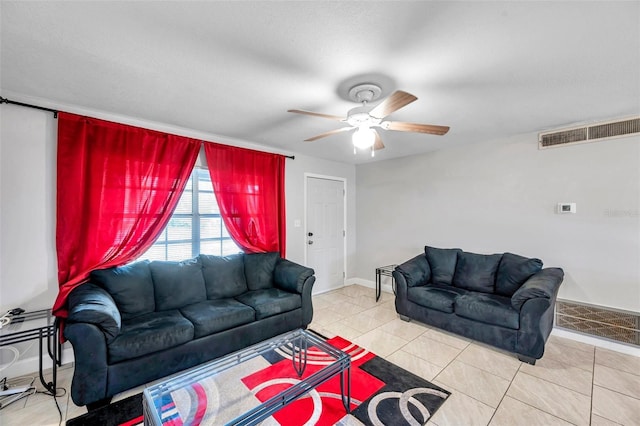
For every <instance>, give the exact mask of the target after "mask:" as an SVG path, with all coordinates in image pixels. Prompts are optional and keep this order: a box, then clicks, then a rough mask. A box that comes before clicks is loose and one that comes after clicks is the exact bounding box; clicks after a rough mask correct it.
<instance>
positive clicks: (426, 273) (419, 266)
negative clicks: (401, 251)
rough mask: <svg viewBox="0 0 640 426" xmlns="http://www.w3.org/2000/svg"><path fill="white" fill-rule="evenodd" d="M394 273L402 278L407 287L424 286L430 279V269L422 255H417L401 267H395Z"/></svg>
mask: <svg viewBox="0 0 640 426" xmlns="http://www.w3.org/2000/svg"><path fill="white" fill-rule="evenodd" d="M396 271H398V272H400V273H401V274H402V275H403V276H404V279H405V280H406V281H407V286H408V287H416V286H419V285H425V284H426V283H428V282H429V280H430V279H431V268H430V267H429V262H428V261H427V256H426V255H424V254H419V255H418V256H416V257H414V258H413V259H409V260H407V261H406V262H404V263H403V264H402V265H398V266H396Z"/></svg>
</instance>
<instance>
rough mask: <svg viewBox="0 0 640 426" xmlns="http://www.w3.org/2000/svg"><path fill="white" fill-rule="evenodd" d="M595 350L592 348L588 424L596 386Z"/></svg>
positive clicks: (590, 419)
mask: <svg viewBox="0 0 640 426" xmlns="http://www.w3.org/2000/svg"><path fill="white" fill-rule="evenodd" d="M595 382H596V348H595V346H594V347H593V370H592V372H591V397H590V398H589V424H591V423H593V391H594V388H595V386H596V383H595Z"/></svg>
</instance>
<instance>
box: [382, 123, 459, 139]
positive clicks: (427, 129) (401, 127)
mask: <svg viewBox="0 0 640 426" xmlns="http://www.w3.org/2000/svg"><path fill="white" fill-rule="evenodd" d="M387 124H388V125H386V126H385V128H386V129H387V130H396V131H400V132H416V133H429V134H431V135H439V136H442V135H444V134H445V133H447V132H448V131H449V127H448V126H435V125H433V124H416V123H405V122H402V121H388V122H387Z"/></svg>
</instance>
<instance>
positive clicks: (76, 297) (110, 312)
mask: <svg viewBox="0 0 640 426" xmlns="http://www.w3.org/2000/svg"><path fill="white" fill-rule="evenodd" d="M67 323H68V324H81V323H87V324H93V325H95V326H97V327H98V328H99V329H100V330H101V331H102V332H103V333H104V335H105V337H106V341H107V343H111V341H112V340H113V339H115V338H116V336H117V335H118V334H120V326H121V324H122V318H121V316H120V311H119V310H118V307H117V306H116V303H115V302H114V301H113V298H112V297H111V295H110V294H109V293H107V291H106V290H104V289H103V288H101V287H98V286H97V285H95V284H92V283H86V284H82V285H80V286H79V287H77V288H75V289H74V290H73V291H72V292H71V293H70V294H69V316H68V318H67Z"/></svg>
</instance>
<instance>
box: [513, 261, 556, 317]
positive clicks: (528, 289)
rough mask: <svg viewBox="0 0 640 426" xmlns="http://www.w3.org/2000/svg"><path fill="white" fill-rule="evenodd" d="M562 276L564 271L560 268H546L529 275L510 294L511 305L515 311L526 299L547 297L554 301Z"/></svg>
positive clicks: (519, 308)
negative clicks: (511, 294) (520, 285)
mask: <svg viewBox="0 0 640 426" xmlns="http://www.w3.org/2000/svg"><path fill="white" fill-rule="evenodd" d="M563 278H564V271H563V270H562V269H560V268H546V269H543V270H541V271H540V272H538V273H536V274H534V275H533V276H531V277H530V278H529V279H528V280H527V281H525V283H524V284H522V287H520V288H519V289H518V290H517V291H516V292H515V293H513V296H511V306H513V307H514V309H516V310H517V311H520V310H521V309H522V305H524V303H525V302H526V301H527V300H530V299H535V298H544V299H549V300H550V301H551V302H553V301H555V299H556V296H557V294H558V289H559V288H560V284H561V283H562V279H563Z"/></svg>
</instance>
